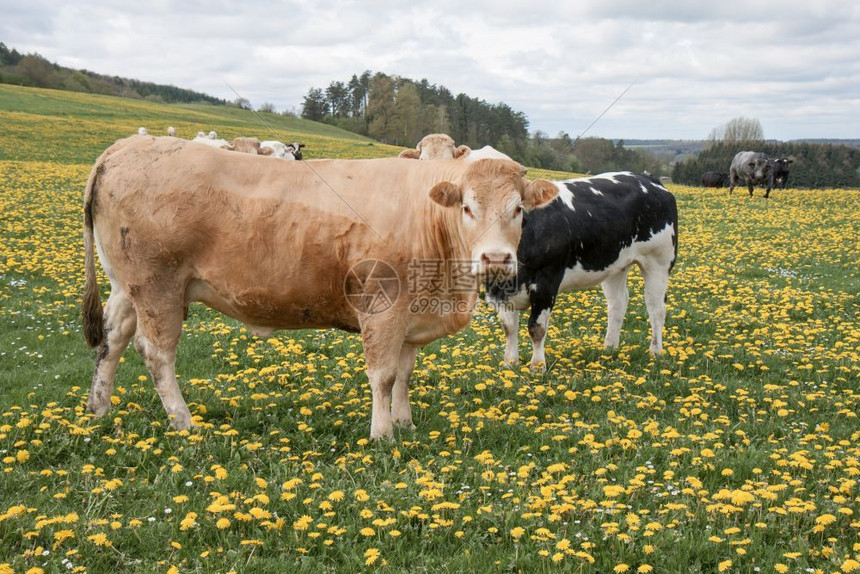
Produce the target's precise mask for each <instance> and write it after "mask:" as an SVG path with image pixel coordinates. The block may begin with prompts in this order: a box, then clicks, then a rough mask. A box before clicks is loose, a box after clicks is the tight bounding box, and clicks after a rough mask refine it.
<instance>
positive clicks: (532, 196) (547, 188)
mask: <svg viewBox="0 0 860 574" xmlns="http://www.w3.org/2000/svg"><path fill="white" fill-rule="evenodd" d="M523 186H524V190H523V194H522V196H523V207H524V208H525V209H526V211H529V210H532V209H534V208H536V207H542V206H544V205H546V204H547V203H549V202H550V201H552V200H553V199H555V197H556V196H557V195H558V188H557V187H556V186H555V184H554V183H553V182H551V181H547V180H545V179H538V180H535V181H529V180H527V179H523Z"/></svg>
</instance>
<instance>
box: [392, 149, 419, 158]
mask: <svg viewBox="0 0 860 574" xmlns="http://www.w3.org/2000/svg"><path fill="white" fill-rule="evenodd" d="M420 155H421V152H420V151H418V150H417V149H405V150H403V151H402V152H400V155H399V156H397V157H403V158H406V159H419V158H420Z"/></svg>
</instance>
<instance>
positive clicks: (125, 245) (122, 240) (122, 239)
mask: <svg viewBox="0 0 860 574" xmlns="http://www.w3.org/2000/svg"><path fill="white" fill-rule="evenodd" d="M128 231H129V230H128V227H120V228H119V246H120V248H121V249H122V250H123V251H128V249H130V248H131V239H129V238H128Z"/></svg>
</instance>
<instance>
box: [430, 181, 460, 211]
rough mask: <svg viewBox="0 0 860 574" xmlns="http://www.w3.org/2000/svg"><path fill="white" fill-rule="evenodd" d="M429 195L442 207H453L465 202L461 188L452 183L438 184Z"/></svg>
mask: <svg viewBox="0 0 860 574" xmlns="http://www.w3.org/2000/svg"><path fill="white" fill-rule="evenodd" d="M429 195H430V199H432V200H433V201H435V202H436V203H438V204H439V205H441V206H442V207H453V206H455V205H460V203H462V202H463V194H462V193H460V187H459V186H456V185H454V184H453V183H451V182H450V181H443V182H441V183H437V184H436V185H434V186H433V189H431V190H430V194H429Z"/></svg>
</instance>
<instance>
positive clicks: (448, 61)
mask: <svg viewBox="0 0 860 574" xmlns="http://www.w3.org/2000/svg"><path fill="white" fill-rule="evenodd" d="M6 4H8V6H6ZM0 13H3V14H4V17H3V19H2V21H0V40H2V41H3V42H5V43H6V44H7V45H8V46H10V47H15V48H17V49H18V50H20V51H24V52H31V51H36V52H39V53H41V54H42V55H43V56H45V57H47V58H49V59H51V60H54V61H57V62H59V63H61V64H64V65H69V66H73V67H81V68H86V69H90V70H93V71H97V72H101V73H106V74H111V75H121V76H128V77H135V78H139V79H143V80H149V81H154V82H163V83H172V84H175V85H177V86H182V87H187V88H191V89H195V90H201V91H205V92H207V93H210V94H212V95H215V96H219V97H223V98H226V99H232V98H233V97H234V95H233V93H232V92H231V91H230V90H229V88H228V87H227V86H226V85H225V81H226V82H229V83H230V84H231V85H232V86H234V87H235V88H236V89H237V90H238V91H239V92H240V93H241V94H242V95H243V96H245V97H247V98H249V99H250V100H251V101H252V102H254V103H255V104H259V103H261V102H263V101H269V102H272V103H274V104H275V105H276V107H278V108H279V109H285V108H296V107H299V106H300V105H301V101H302V98H303V96H304V95H305V94H306V93H307V90H308V89H309V88H311V87H321V88H324V87H326V86H327V85H328V83H329V82H330V81H334V80H347V79H349V77H350V76H351V75H352V74H353V73H360V72H362V71H363V70H366V69H370V70H374V71H382V72H386V73H390V74H399V75H403V76H408V77H412V78H415V79H420V78H427V79H428V80H429V81H430V82H431V83H435V84H437V85H439V84H441V85H445V86H446V87H448V88H449V89H450V90H451V91H452V92H454V93H455V94H456V93H458V92H465V93H467V94H469V95H470V96H474V97H479V98H482V99H484V100H487V101H490V102H498V101H504V102H505V103H507V104H508V105H510V106H511V107H513V108H514V109H516V110H520V111H522V112H524V113H525V114H526V115H527V116H528V118H529V120H530V122H531V128H532V129H541V130H543V131H545V132H548V133H550V134H555V133H557V132H558V131H559V130H565V131H568V132H569V133H571V134H572V135H576V134H578V133H581V131H582V130H584V129H585V127H586V126H588V124H590V123H591V122H592V121H593V120H594V119H595V118H596V117H597V116H598V115H599V114H600V113H601V112H602V111H603V110H604V109H605V108H606V107H607V106H608V105H609V104H610V103H611V102H612V101H613V100H614V99H615V98H616V97H617V96H618V95H619V94H621V92H622V91H623V90H624V89H625V88H626V87H627V86H628V85H629V84H630V83H631V82H632V81H634V80H636V84H635V86H634V87H633V88H632V89H631V90H630V91H629V92H628V93H627V94H626V95H625V96H624V98H622V99H621V100H620V101H619V102H618V103H617V104H616V105H615V106H614V107H613V108H612V109H611V110H610V111H609V112H608V113H607V114H606V116H605V117H604V118H603V119H602V120H601V121H600V122H599V123H598V124H597V125H596V126H595V127H594V128H593V129H592V131H591V134H592V135H602V136H605V137H624V138H638V137H642V138H645V137H647V138H701V137H704V136H706V135H707V134H708V132H709V131H710V130H711V128H713V127H714V126H716V125H719V124H721V123H724V122H725V121H727V120H729V119H731V118H732V117H735V116H739V115H745V116H748V117H757V118H759V119H760V120H761V121H762V124H763V126H764V129H765V135H766V136H768V137H776V138H781V139H788V138H800V137H858V135H860V115H858V114H857V113H856V111H857V109H858V95H857V94H860V58H857V54H860V5H856V4H855V3H854V2H851V1H849V0H844V1H838V0H829V1H822V0H818V1H801V0H786V1H783V2H780V3H779V4H774V3H773V2H767V1H765V0H747V1H734V0H733V1H723V2H707V3H688V2H679V1H675V0H655V1H652V2H641V1H640V0H602V1H590V2H577V3H558V2H548V1H544V0H538V1H536V2H519V3H516V4H515V5H514V6H512V7H502V5H500V4H499V3H498V2H496V1H493V2H491V1H489V0H478V1H474V2H468V3H467V2H462V1H457V2H455V1H452V0H444V1H442V2H432V3H431V2H425V3H418V4H403V3H401V2H393V1H389V0H386V1H383V2H373V3H365V2H357V1H327V2H326V1H323V2H307V1H306V0H305V1H302V2H293V1H291V2H266V3H239V4H237V3H235V2H230V1H227V0H207V1H205V2H204V1H202V0H195V1H191V2H178V1H177V2H171V1H167V0H160V1H156V2H139V3H136V4H134V3H127V2H120V1H108V0H79V1H78V2H76V3H70V4H68V5H65V6H63V7H61V8H59V9H58V8H56V5H55V4H53V3H51V2H48V1H47V0H34V1H31V2H29V3H26V4H24V3H20V2H19V3H12V2H11V0H0Z"/></svg>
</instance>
